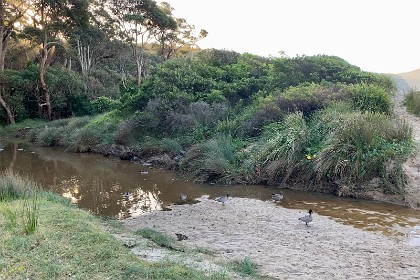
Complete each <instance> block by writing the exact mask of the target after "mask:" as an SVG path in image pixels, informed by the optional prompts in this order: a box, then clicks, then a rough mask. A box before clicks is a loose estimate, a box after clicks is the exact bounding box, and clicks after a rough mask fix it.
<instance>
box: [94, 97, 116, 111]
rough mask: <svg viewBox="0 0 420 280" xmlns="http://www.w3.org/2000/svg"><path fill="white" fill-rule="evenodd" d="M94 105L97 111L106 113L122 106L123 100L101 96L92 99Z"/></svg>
mask: <svg viewBox="0 0 420 280" xmlns="http://www.w3.org/2000/svg"><path fill="white" fill-rule="evenodd" d="M91 104H92V107H93V108H94V109H95V112H96V113H105V112H108V111H112V110H116V109H119V108H120V107H121V102H120V101H118V100H113V99H111V98H109V97H106V96H100V97H98V98H96V99H95V100H92V101H91Z"/></svg>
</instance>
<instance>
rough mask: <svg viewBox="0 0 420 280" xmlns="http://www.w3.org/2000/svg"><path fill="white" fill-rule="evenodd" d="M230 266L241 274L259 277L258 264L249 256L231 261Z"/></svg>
mask: <svg viewBox="0 0 420 280" xmlns="http://www.w3.org/2000/svg"><path fill="white" fill-rule="evenodd" d="M229 267H230V268H231V269H232V270H233V271H235V272H236V273H238V274H239V275H241V276H249V277H257V265H256V264H255V263H254V262H252V261H251V260H250V259H249V258H248V257H245V258H244V259H243V260H241V261H232V262H230V264H229Z"/></svg>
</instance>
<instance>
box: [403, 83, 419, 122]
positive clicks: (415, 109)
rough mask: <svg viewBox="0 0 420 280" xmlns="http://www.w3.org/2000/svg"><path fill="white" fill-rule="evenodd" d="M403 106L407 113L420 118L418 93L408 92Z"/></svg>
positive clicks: (414, 91)
mask: <svg viewBox="0 0 420 280" xmlns="http://www.w3.org/2000/svg"><path fill="white" fill-rule="evenodd" d="M404 105H405V106H407V111H409V112H411V113H413V114H415V115H417V116H420V91H416V90H413V89H412V90H410V91H409V92H408V93H407V95H406V96H405V99H404Z"/></svg>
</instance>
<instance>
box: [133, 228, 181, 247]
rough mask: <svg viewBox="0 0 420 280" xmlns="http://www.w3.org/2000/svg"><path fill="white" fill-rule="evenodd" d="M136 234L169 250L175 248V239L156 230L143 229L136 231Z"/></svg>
mask: <svg viewBox="0 0 420 280" xmlns="http://www.w3.org/2000/svg"><path fill="white" fill-rule="evenodd" d="M136 234H139V235H140V236H142V237H144V238H147V239H150V240H151V241H153V242H155V243H156V244H157V245H159V246H162V247H166V248H169V249H174V248H175V239H174V238H172V237H171V236H169V235H167V234H164V233H161V232H158V231H156V230H153V229H150V228H142V229H139V230H137V231H136Z"/></svg>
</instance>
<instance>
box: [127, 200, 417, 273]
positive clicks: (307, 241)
mask: <svg viewBox="0 0 420 280" xmlns="http://www.w3.org/2000/svg"><path fill="white" fill-rule="evenodd" d="M172 208H173V210H172V211H165V212H162V211H159V212H153V213H150V214H146V215H143V216H139V217H136V218H129V219H127V220H125V221H124V224H125V225H126V226H127V227H129V228H130V229H133V230H136V229H139V228H144V227H149V228H153V229H155V230H158V231H161V232H165V233H168V234H170V235H172V236H174V237H175V233H182V234H185V235H187V236H188V238H189V239H188V240H184V241H181V242H183V243H184V244H185V245H187V246H192V247H196V246H200V247H205V248H208V249H210V250H214V251H216V252H217V256H218V257H220V258H222V259H226V260H242V259H243V258H244V257H249V259H250V260H252V261H253V262H255V263H257V264H258V265H259V272H260V274H261V275H265V276H269V277H273V278H277V279H374V278H375V279H420V261H419V260H420V247H412V246H409V245H408V243H407V240H406V239H403V238H396V237H387V236H384V235H382V234H381V233H380V232H370V231H363V230H360V229H356V228H354V227H352V226H348V225H343V224H340V223H337V222H335V221H334V220H332V219H330V218H328V217H324V216H318V215H317V214H316V213H315V214H314V221H313V222H312V223H311V224H310V226H309V227H307V226H306V225H305V224H304V223H302V222H300V221H298V218H299V217H300V216H303V215H305V212H306V209H305V210H301V211H299V210H293V209H286V208H283V207H281V203H278V204H277V205H276V204H275V203H273V202H269V201H259V200H252V199H245V198H232V199H230V200H229V201H228V202H227V203H226V205H224V206H223V205H222V204H221V203H219V202H216V201H214V200H210V199H207V198H203V199H202V202H200V203H198V204H192V205H174V206H172Z"/></svg>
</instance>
